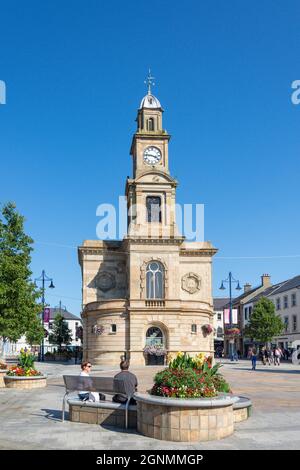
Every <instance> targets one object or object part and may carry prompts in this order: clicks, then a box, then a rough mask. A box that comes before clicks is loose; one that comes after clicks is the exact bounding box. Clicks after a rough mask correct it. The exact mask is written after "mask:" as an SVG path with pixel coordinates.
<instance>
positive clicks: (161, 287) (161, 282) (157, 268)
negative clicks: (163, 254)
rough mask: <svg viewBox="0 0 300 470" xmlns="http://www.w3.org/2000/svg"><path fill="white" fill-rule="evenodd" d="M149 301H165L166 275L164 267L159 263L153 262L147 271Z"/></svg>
mask: <svg viewBox="0 0 300 470" xmlns="http://www.w3.org/2000/svg"><path fill="white" fill-rule="evenodd" d="M146 296H147V299H164V297H165V275H164V267H163V265H162V264H161V263H159V262H158V261H151V262H150V263H149V264H148V265H147V269H146Z"/></svg>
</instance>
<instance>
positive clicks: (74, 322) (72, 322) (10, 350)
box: [0, 308, 82, 356]
mask: <svg viewBox="0 0 300 470" xmlns="http://www.w3.org/2000/svg"><path fill="white" fill-rule="evenodd" d="M58 313H61V315H62V316H63V318H64V320H65V321H66V322H67V324H68V328H69V329H70V330H71V332H72V333H71V335H72V342H71V343H70V344H69V345H68V346H72V347H74V346H81V344H82V343H81V340H80V338H79V336H80V335H79V334H78V333H79V330H78V328H79V327H82V321H81V318H80V317H77V316H76V315H73V313H71V312H68V310H66V309H63V308H62V309H59V308H50V317H49V324H48V323H44V328H45V330H47V332H48V334H49V333H51V330H52V323H53V321H54V318H55V315H57V314H58ZM0 346H1V345H0ZM22 348H30V345H29V344H28V343H27V342H26V337H25V336H21V338H20V339H19V340H18V341H17V342H16V343H11V342H7V343H6V344H5V346H4V354H5V355H6V356H9V355H15V354H18V353H19V352H20V349H22ZM44 348H45V353H46V352H47V351H50V352H51V351H53V349H54V348H56V349H57V346H56V345H53V344H50V343H49V340H48V336H47V337H46V338H45V339H44Z"/></svg>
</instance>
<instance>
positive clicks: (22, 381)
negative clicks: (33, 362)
mask: <svg viewBox="0 0 300 470" xmlns="http://www.w3.org/2000/svg"><path fill="white" fill-rule="evenodd" d="M4 382H5V386H6V388H22V389H32V388H43V387H46V386H47V377H46V376H44V375H43V376H40V377H14V376H8V375H6V376H5V377H4Z"/></svg>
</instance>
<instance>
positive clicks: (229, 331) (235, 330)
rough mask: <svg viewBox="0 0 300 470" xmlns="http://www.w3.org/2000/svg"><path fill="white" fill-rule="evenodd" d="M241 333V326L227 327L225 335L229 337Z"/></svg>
mask: <svg viewBox="0 0 300 470" xmlns="http://www.w3.org/2000/svg"><path fill="white" fill-rule="evenodd" d="M240 333H241V330H240V329H239V328H226V330H225V335H226V336H229V337H231V338H232V337H235V336H239V335H240Z"/></svg>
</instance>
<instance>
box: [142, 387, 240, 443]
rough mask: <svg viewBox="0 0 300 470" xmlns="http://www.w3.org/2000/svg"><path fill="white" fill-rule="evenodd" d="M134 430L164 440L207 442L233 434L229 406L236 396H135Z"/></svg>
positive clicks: (232, 420) (231, 410) (230, 407)
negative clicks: (135, 415) (135, 424)
mask: <svg viewBox="0 0 300 470" xmlns="http://www.w3.org/2000/svg"><path fill="white" fill-rule="evenodd" d="M134 398H135V400H136V401H137V429H138V431H139V432H140V433H141V434H143V435H144V436H147V437H153V438H155V439H161V440H164V441H177V442H181V441H183V442H189V441H211V440H216V439H222V438H223V437H227V436H230V435H231V434H232V433H233V431H234V415H233V404H234V403H235V402H237V400H238V399H239V397H232V396H218V397H216V398H202V399H201V398H191V399H184V398H165V397H157V396H154V395H149V394H147V393H138V392H137V393H135V394H134Z"/></svg>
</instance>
